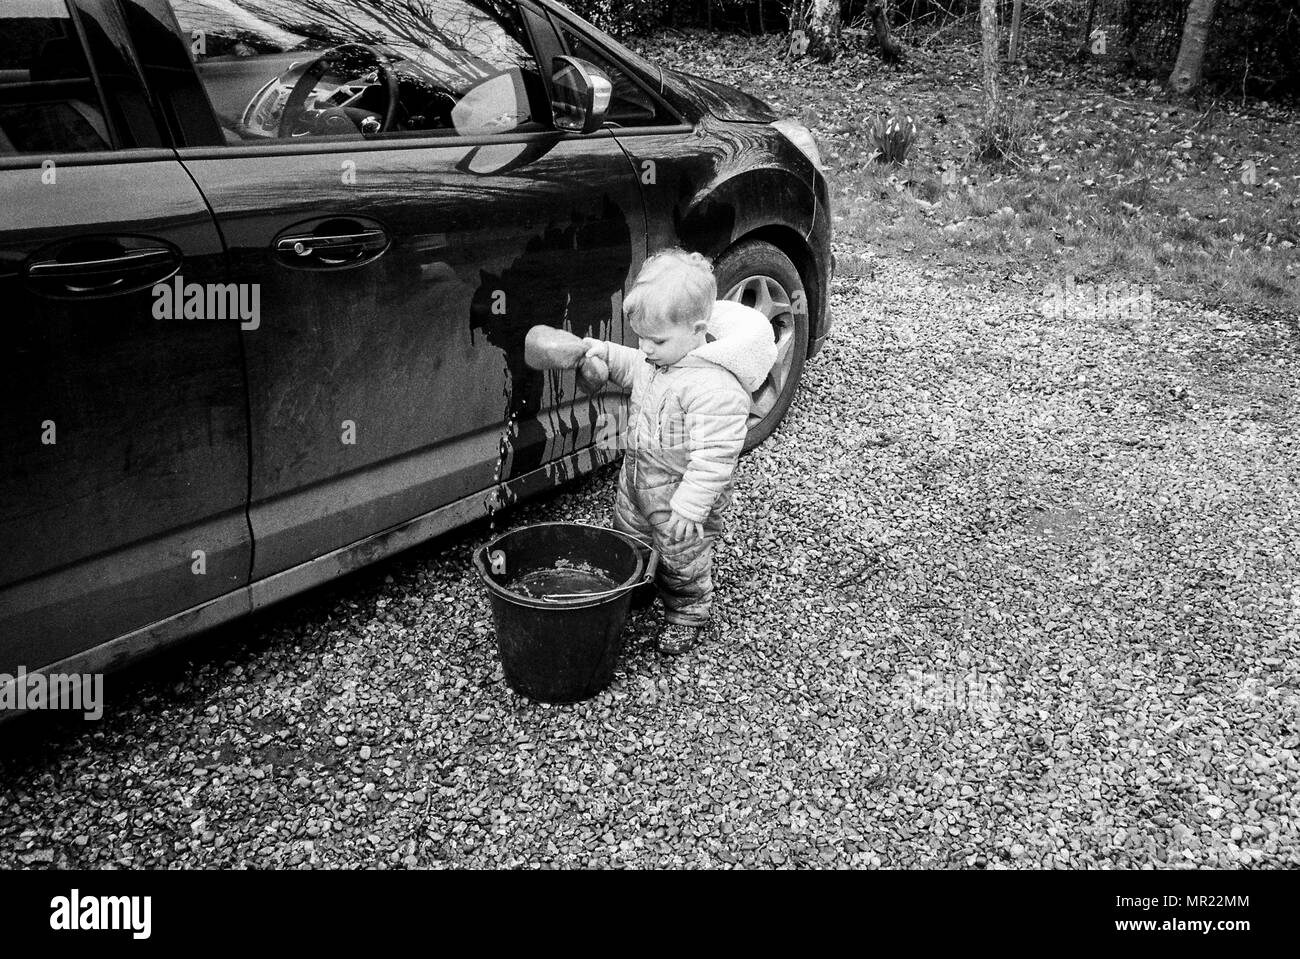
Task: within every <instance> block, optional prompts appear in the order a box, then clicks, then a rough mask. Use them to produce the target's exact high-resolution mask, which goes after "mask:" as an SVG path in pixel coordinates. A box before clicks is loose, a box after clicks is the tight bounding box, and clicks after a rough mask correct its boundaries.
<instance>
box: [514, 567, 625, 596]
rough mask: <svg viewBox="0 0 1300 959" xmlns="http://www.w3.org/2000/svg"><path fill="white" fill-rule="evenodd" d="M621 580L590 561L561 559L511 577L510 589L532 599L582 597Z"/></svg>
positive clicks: (615, 585)
mask: <svg viewBox="0 0 1300 959" xmlns="http://www.w3.org/2000/svg"><path fill="white" fill-rule="evenodd" d="M617 587H618V583H616V582H614V580H612V579H610V577H609V576H608V575H607V574H606V573H605V572H604V571H603V570H600V569H597V568H596V567H594V566H592V565H591V564H590V563H584V562H572V561H570V560H564V559H561V560H557V561H556V563H555V566H553V567H551V568H549V569H535V570H531V571H530V572H527V573H524V574H523V575H522V576H518V577H516V578H515V579H513V580H511V581H510V582H509V583H508V584H507V585H506V589H508V590H510V591H511V592H513V593H519V594H520V595H522V596H527V597H528V598H529V599H555V598H560V597H562V598H565V599H579V598H581V596H582V595H583V594H587V593H591V594H597V593H605V592H609V591H610V590H613V589H616V588H617Z"/></svg>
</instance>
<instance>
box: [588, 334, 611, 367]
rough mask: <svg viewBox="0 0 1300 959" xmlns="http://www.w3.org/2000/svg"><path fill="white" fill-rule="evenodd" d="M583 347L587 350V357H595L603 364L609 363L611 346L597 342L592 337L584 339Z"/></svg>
mask: <svg viewBox="0 0 1300 959" xmlns="http://www.w3.org/2000/svg"><path fill="white" fill-rule="evenodd" d="M582 345H583V346H585V347H586V348H587V356H588V357H594V358H595V359H598V360H600V361H601V362H602V363H608V362H609V344H608V343H606V342H605V341H604V340H595V339H592V338H591V337H590V336H584V337H583V338H582Z"/></svg>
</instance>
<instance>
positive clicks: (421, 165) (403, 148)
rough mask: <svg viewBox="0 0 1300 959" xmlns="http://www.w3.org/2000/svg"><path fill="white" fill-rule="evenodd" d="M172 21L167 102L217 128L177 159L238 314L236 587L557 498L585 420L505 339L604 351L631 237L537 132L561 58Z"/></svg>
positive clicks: (440, 38) (465, 0)
mask: <svg viewBox="0 0 1300 959" xmlns="http://www.w3.org/2000/svg"><path fill="white" fill-rule="evenodd" d="M136 4H137V6H141V7H152V8H158V7H161V6H162V4H161V2H153V0H136ZM170 7H171V9H172V11H173V12H174V14H175V17H176V23H175V24H174V27H173V29H174V30H175V32H176V33H177V35H178V36H179V37H180V38H183V39H184V40H185V41H187V42H188V50H189V52H190V54H191V55H192V56H193V60H194V64H195V68H196V71H197V75H198V77H199V79H200V81H201V89H199V90H184V89H181V87H182V86H183V81H184V79H185V76H184V74H183V73H182V72H179V71H177V72H175V73H174V74H173V75H174V76H175V77H177V78H178V81H177V89H176V90H175V96H177V97H178V98H181V99H197V98H198V97H202V98H204V99H206V101H207V102H209V103H210V104H211V107H210V109H209V110H208V111H205V113H206V114H207V115H209V116H210V115H215V116H216V117H217V119H218V126H217V127H216V128H212V129H200V128H198V127H195V128H194V129H192V130H189V131H188V142H187V144H186V146H185V147H184V148H182V149H181V150H180V156H181V158H182V161H183V162H184V164H185V166H186V168H187V169H188V170H189V172H190V173H191V174H192V175H193V177H194V179H195V181H196V182H197V183H198V185H199V187H200V188H201V189H202V191H203V193H204V195H205V197H206V198H207V200H208V202H209V203H210V204H211V206H212V209H213V211H214V212H215V214H216V216H217V218H218V222H219V224H220V227H221V230H222V233H223V236H224V238H225V242H226V244H227V247H228V250H229V254H230V257H231V263H232V269H233V272H234V275H235V278H236V279H237V280H238V281H240V282H242V283H248V284H254V285H255V286H256V288H257V289H258V291H259V296H260V301H259V302H260V325H259V327H258V328H257V329H256V330H255V331H253V332H250V333H249V334H247V336H246V338H245V350H246V355H247V363H248V377H249V389H250V414H251V430H252V500H251V506H250V517H251V522H252V527H253V532H254V537H255V541H256V544H257V549H256V559H255V565H254V573H253V575H254V580H260V579H262V578H263V577H269V576H273V575H274V574H277V573H282V572H284V571H286V570H289V569H290V568H292V567H294V566H296V565H298V564H302V563H304V562H306V561H308V560H311V559H313V558H315V557H319V556H321V555H323V554H326V553H328V552H330V551H332V550H336V549H339V548H341V547H344V546H347V545H348V544H351V543H354V542H356V541H359V540H361V539H363V538H364V537H367V536H369V535H371V534H373V533H376V532H378V531H383V530H386V529H390V528H392V527H394V526H397V525H399V524H402V523H403V522H405V521H407V520H409V519H411V518H413V517H417V516H420V515H422V514H425V513H427V512H430V511H433V510H435V509H437V508H439V507H443V506H446V505H447V504H452V503H457V502H462V503H463V502H464V501H465V500H466V498H468V497H471V496H473V498H474V502H475V503H479V502H481V500H482V498H483V491H485V490H487V489H489V488H491V487H492V486H493V484H494V480H495V479H496V478H497V477H498V475H499V478H500V479H502V480H505V479H509V478H517V477H521V476H524V475H527V474H530V473H534V472H535V471H542V475H543V476H544V478H545V480H546V481H547V482H558V481H560V480H562V479H564V478H565V477H566V475H568V464H569V463H570V460H566V459H565V457H566V456H570V455H571V454H573V453H574V451H575V450H580V449H583V448H585V447H588V446H590V444H591V442H592V438H593V436H592V435H593V432H594V422H595V420H596V418H597V416H598V415H599V413H600V410H601V402H603V401H597V400H593V399H590V398H588V397H586V396H585V395H580V394H579V393H578V392H577V390H576V386H575V382H574V377H573V375H572V374H571V373H562V374H561V373H547V374H542V373H537V372H534V371H531V370H529V369H528V368H527V367H526V366H525V365H524V363H523V340H524V336H525V334H526V333H527V331H528V329H529V327H531V326H533V325H534V324H537V323H546V324H550V325H553V326H561V327H565V328H567V329H571V330H573V331H574V332H575V333H578V334H580V335H594V336H603V337H611V336H613V337H615V338H619V337H621V329H617V330H616V329H615V326H614V324H615V323H616V322H617V323H620V324H621V320H622V309H621V302H622V295H623V292H624V289H625V287H626V284H627V283H628V281H629V278H630V276H631V275H632V274H633V272H634V271H635V270H636V269H637V268H638V267H639V265H640V262H641V261H642V259H643V258H644V253H645V216H644V209H643V204H642V200H641V197H640V193H639V189H638V183H637V178H636V174H635V171H634V169H633V167H632V166H631V163H630V161H629V160H628V159H627V157H626V155H625V153H624V152H623V150H622V149H621V148H620V146H619V144H618V142H617V141H616V140H615V139H614V137H613V136H612V135H610V133H609V132H608V131H602V132H598V133H596V134H593V135H590V136H585V137H584V136H581V135H577V134H568V133H562V132H558V131H556V130H555V129H554V128H553V127H552V124H551V120H550V115H549V105H548V95H547V81H546V78H545V76H544V75H545V74H546V73H548V72H549V63H550V55H551V54H552V53H558V52H559V50H558V49H557V48H555V44H554V41H553V39H551V40H550V41H549V42H550V45H551V49H544V50H540V51H538V50H534V48H533V40H532V39H531V35H530V32H529V29H528V27H527V25H526V23H527V19H528V18H529V17H535V16H537V14H536V13H535V11H531V10H529V9H527V8H526V7H525V9H523V10H521V8H520V6H519V5H516V4H514V3H511V2H502V0H374V2H363V0H313V2H311V3H288V2H276V0H258V2H251V0H250V2H245V0H221V2H217V0H171V3H170ZM548 33H549V30H548ZM177 49H180V46H179V45H177ZM543 65H546V66H543ZM177 112H182V111H181V110H180V108H177ZM507 423H510V424H511V426H510V427H509V435H508V440H509V442H508V444H507V446H508V448H509V452H508V454H507V456H506V458H505V462H504V463H498V452H499V448H500V443H501V438H502V434H503V428H505V426H506V424H507ZM476 508H481V506H479V507H476Z"/></svg>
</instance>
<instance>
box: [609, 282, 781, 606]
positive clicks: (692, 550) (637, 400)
mask: <svg viewBox="0 0 1300 959" xmlns="http://www.w3.org/2000/svg"><path fill="white" fill-rule="evenodd" d="M708 337H709V342H706V343H705V344H704V345H703V346H701V347H698V348H697V349H695V350H692V351H691V352H690V353H688V354H687V355H686V356H684V357H683V358H682V359H680V360H678V361H677V362H676V363H674V364H672V365H671V366H666V367H659V366H655V365H654V364H652V363H651V362H650V361H649V360H647V359H646V356H645V354H644V353H642V352H641V351H640V350H637V349H633V348H632V347H628V346H622V345H620V344H618V343H610V344H609V378H610V379H611V380H612V381H613V382H614V383H615V384H616V385H618V386H620V387H622V388H623V389H625V390H631V393H632V395H631V399H630V401H629V404H628V420H627V429H626V431H625V434H624V436H623V437H622V440H623V442H624V443H625V444H626V454H625V456H624V458H623V471H622V473H621V474H620V475H619V483H618V498H617V501H616V502H615V505H614V528H615V529H618V530H620V531H622V532H625V533H631V534H632V535H634V536H638V537H640V538H641V539H643V540H644V539H649V540H651V541H652V544H653V546H654V548H655V550H656V551H658V553H659V569H658V573H657V576H656V585H657V586H658V590H659V595H660V597H661V598H662V600H663V603H664V610H665V615H664V618H665V619H666V620H667V622H669V623H680V624H684V625H690V626H700V625H703V624H704V623H705V622H707V621H708V619H709V616H710V614H711V613H712V607H713V546H714V543H715V542H716V541H717V539H718V537H719V536H720V535H721V533H722V517H723V514H724V513H725V512H726V510H727V508H728V506H730V504H731V487H732V480H733V479H734V476H735V469H736V460H737V458H738V457H739V456H740V450H741V447H742V446H744V443H745V432H746V428H747V425H748V423H747V421H748V417H749V408H750V393H751V392H754V391H756V390H757V389H758V388H759V387H760V386H761V385H762V383H763V381H764V379H766V377H767V374H768V372H769V371H770V370H771V369H772V364H773V363H775V361H776V344H775V342H774V341H773V337H772V327H771V325H770V324H769V323H768V321H767V319H766V317H764V316H763V314H762V313H760V312H758V311H757V310H755V309H752V308H750V307H748V306H744V305H742V304H739V303H733V302H730V301H727V300H720V301H718V302H717V303H716V304H714V308H713V314H712V316H711V317H710V319H709V327H708ZM674 510H676V511H677V512H678V513H679V514H680V515H681V516H682V517H684V518H685V519H688V520H691V521H692V522H697V523H702V524H703V525H704V537H703V539H700V538H698V537H688V538H687V539H685V540H683V541H682V542H679V543H674V542H672V541H671V540H669V538H668V536H667V532H666V526H667V523H668V520H669V518H670V517H671V516H672V512H673V511H674Z"/></svg>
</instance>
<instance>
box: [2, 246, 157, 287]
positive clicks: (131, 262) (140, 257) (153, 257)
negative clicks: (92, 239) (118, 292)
mask: <svg viewBox="0 0 1300 959" xmlns="http://www.w3.org/2000/svg"><path fill="white" fill-rule="evenodd" d="M175 261H176V254H175V253H173V252H172V251H171V250H168V249H165V248H163V247H152V248H150V249H145V250H131V251H130V252H129V253H123V254H122V255H120V256H106V257H101V258H96V259H93V260H74V261H67V262H64V261H60V260H38V261H36V262H34V263H32V264H30V265H29V266H28V267H27V275H28V276H29V277H31V278H32V279H33V280H81V279H94V278H99V277H102V276H104V275H106V274H107V275H111V274H114V273H121V272H123V271H125V270H142V269H147V268H149V267H154V266H165V265H171V264H172V263H174V262H175Z"/></svg>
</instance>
